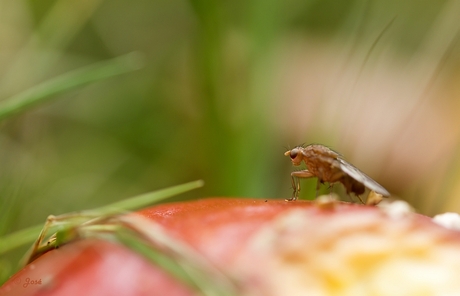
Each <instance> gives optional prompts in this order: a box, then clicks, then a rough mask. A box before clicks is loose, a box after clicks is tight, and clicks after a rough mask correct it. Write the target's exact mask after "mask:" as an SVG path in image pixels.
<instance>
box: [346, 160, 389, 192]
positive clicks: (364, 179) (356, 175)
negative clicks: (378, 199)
mask: <svg viewBox="0 0 460 296" xmlns="http://www.w3.org/2000/svg"><path fill="white" fill-rule="evenodd" d="M337 161H338V162H339V165H340V168H341V169H342V171H343V172H344V173H345V174H347V175H349V176H350V177H352V178H353V179H355V180H356V181H358V182H360V183H361V184H363V185H364V186H365V187H367V188H369V189H370V190H373V191H375V192H377V193H379V194H381V195H383V196H390V193H389V192H388V191H387V190H386V189H385V188H383V187H382V185H380V184H379V183H377V182H375V181H374V180H373V179H372V178H371V177H369V176H368V175H366V174H365V173H363V172H361V171H360V170H359V169H358V168H357V167H355V166H354V165H352V164H350V163H348V162H346V161H345V160H343V159H342V158H340V157H338V158H337Z"/></svg>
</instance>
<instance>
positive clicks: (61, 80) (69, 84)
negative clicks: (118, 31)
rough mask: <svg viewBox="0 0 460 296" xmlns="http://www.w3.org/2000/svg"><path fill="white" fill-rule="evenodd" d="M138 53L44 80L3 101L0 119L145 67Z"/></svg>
mask: <svg viewBox="0 0 460 296" xmlns="http://www.w3.org/2000/svg"><path fill="white" fill-rule="evenodd" d="M142 65H143V62H142V58H141V57H140V55H139V54H138V53H135V52H133V53H129V54H127V55H123V56H119V57H117V58H114V59H111V60H107V61H103V62H99V63H96V64H93V65H90V66H86V67H83V68H80V69H77V70H74V71H71V72H68V73H65V74H62V75H60V76H58V77H56V78H53V79H50V80H47V81H45V82H42V83H40V84H38V85H36V86H34V87H32V88H29V89H28V90H26V91H24V92H22V93H19V94H17V95H14V96H13V97H10V98H9V99H6V100H4V101H1V102H0V120H3V119H5V118H7V117H9V116H12V115H15V114H17V113H20V112H23V111H25V110H28V109H29V108H31V107H33V106H35V105H37V104H39V103H44V102H46V101H49V100H50V99H52V98H53V96H54V95H57V94H60V93H63V92H65V91H68V90H71V89H74V88H77V87H79V86H83V85H86V84H89V83H93V82H96V81H99V80H102V79H106V78H109V77H112V76H116V75H120V74H123V73H127V72H131V71H135V70H138V69H140V68H141V67H142Z"/></svg>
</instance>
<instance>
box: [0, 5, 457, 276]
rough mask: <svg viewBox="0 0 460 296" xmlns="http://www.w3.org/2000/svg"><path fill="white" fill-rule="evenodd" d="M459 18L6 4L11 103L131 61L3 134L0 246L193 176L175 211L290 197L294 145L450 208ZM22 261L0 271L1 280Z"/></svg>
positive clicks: (409, 12) (8, 123)
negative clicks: (74, 214) (103, 66)
mask: <svg viewBox="0 0 460 296" xmlns="http://www.w3.org/2000/svg"><path fill="white" fill-rule="evenodd" d="M459 15H460V2H459V1H440V0H403V1H401V0H374V1H365V0H355V1H352V0H346V1H332V0H323V1H313V0H306V1H299V0H287V1H280V0H265V1H261V0H247V1H206V0H194V1H183V0H169V1H163V0H149V1H147V0H133V1H120V0H112V1H102V0H57V1H56V0H42V1H23V0H3V1H1V2H0V98H1V99H2V100H3V101H4V102H8V101H9V100H11V99H12V98H14V96H16V95H18V94H21V93H23V92H25V91H29V95H30V93H32V94H34V93H35V92H36V90H35V89H31V88H33V87H36V86H37V85H39V84H40V83H42V82H44V81H48V80H49V79H54V78H56V77H63V76H62V75H64V76H65V75H67V74H68V73H69V72H71V71H73V70H75V69H79V68H81V67H84V66H88V65H89V66H91V65H95V64H96V65H98V64H97V63H100V62H104V61H105V62H107V61H108V62H107V63H108V65H112V64H113V65H116V64H117V62H114V61H117V59H116V58H117V57H119V56H124V55H125V54H129V53H131V55H128V58H127V59H128V62H127V63H126V65H125V66H122V70H119V69H118V70H117V68H116V67H115V69H111V68H110V69H108V70H107V71H108V72H107V73H106V75H105V76H106V77H102V78H95V79H93V80H91V79H89V80H91V81H88V82H87V83H86V84H84V85H83V83H81V85H79V82H78V81H77V80H78V79H76V78H75V79H74V78H72V76H71V77H70V78H67V80H66V81H67V83H68V82H70V83H75V84H77V86H75V87H72V88H69V89H68V90H64V91H61V92H59V93H56V94H53V95H52V96H49V98H53V100H52V101H46V103H45V102H44V103H39V104H35V105H33V106H30V107H28V108H25V109H23V110H19V111H21V112H16V113H15V114H10V115H8V116H5V117H4V118H3V119H2V122H1V126H0V235H5V234H8V233H12V232H14V231H17V230H20V229H22V228H25V227H28V226H31V225H35V224H39V223H43V222H44V221H45V219H46V217H47V216H48V215H50V214H54V215H57V214H62V213H65V212H69V211H77V210H83V209H89V208H93V207H97V206H101V205H104V204H107V203H110V202H113V201H117V200H121V199H124V198H127V197H130V196H132V195H136V194H139V193H143V192H147V191H151V190H155V189H160V188H164V187H168V186H172V185H176V184H180V183H184V182H188V181H192V180H196V179H203V180H204V181H205V182H206V184H205V187H204V188H202V189H199V190H195V191H193V192H190V193H189V194H184V195H181V196H179V197H177V199H192V198H198V197H205V196H242V197H258V198H281V199H284V198H286V197H290V195H291V188H290V177H289V174H290V172H291V171H292V170H293V169H294V168H292V166H291V163H290V160H289V159H288V158H286V157H285V156H283V153H284V152H285V151H286V148H285V147H289V146H290V147H293V146H295V145H297V144H300V143H303V142H305V143H312V142H316V143H322V144H325V145H328V146H330V147H332V148H334V149H335V150H337V151H339V152H341V153H342V154H343V155H344V156H345V158H346V159H347V160H349V161H350V162H351V163H353V164H355V165H356V166H357V167H359V168H360V169H362V170H363V171H364V172H366V173H367V174H369V175H370V176H371V177H373V178H374V179H375V180H377V181H378V182H379V183H381V184H382V185H384V186H385V187H386V188H387V189H388V190H389V191H390V192H392V193H393V194H394V196H395V197H396V198H401V199H405V200H408V201H409V202H410V203H411V204H412V205H413V206H414V207H415V208H416V209H417V210H418V211H419V212H421V213H424V214H428V215H433V214H436V213H440V212H445V211H460V199H459V198H457V196H459V195H460V182H457V180H458V178H460V157H459V156H460V100H459V96H460V83H458V82H459V78H460V42H459V40H458V39H459V36H460V35H459V32H460V30H459V29H460V19H459V18H458V16H459ZM133 52H134V54H133ZM114 58H115V60H113V59H114ZM124 58H126V56H125V57H122V58H121V59H124ZM139 65H142V67H141V68H140V69H138V68H139V67H138V66H139ZM123 67H125V68H123ZM117 71H118V72H117ZM88 75H89V74H88ZM102 76H104V75H102ZM80 79H83V80H84V79H85V76H84V77H83V78H81V77H80ZM0 107H1V106H0ZM0 109H1V108H0ZM315 184H316V181H315V180H305V181H302V197H303V198H314V194H315V193H314V187H315ZM336 187H340V186H336ZM336 189H337V191H339V192H340V191H341V189H340V188H336ZM323 191H324V192H327V188H323ZM24 251H25V248H24V249H21V250H18V251H17V253H13V254H8V256H1V257H0V282H3V281H4V280H5V279H6V278H7V277H8V276H9V275H10V273H11V272H12V271H13V270H14V268H16V265H15V264H16V262H17V260H18V258H19V256H20V255H21V254H23V253H24Z"/></svg>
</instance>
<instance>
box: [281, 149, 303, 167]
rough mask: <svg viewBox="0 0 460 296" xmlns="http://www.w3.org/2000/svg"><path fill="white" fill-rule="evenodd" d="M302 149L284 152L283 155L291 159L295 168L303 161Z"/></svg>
mask: <svg viewBox="0 0 460 296" xmlns="http://www.w3.org/2000/svg"><path fill="white" fill-rule="evenodd" d="M302 149H303V148H302V147H296V148H294V149H291V150H288V151H286V152H284V155H285V156H289V157H290V158H291V161H292V164H293V165H295V166H297V165H300V163H301V162H302V159H303V154H302Z"/></svg>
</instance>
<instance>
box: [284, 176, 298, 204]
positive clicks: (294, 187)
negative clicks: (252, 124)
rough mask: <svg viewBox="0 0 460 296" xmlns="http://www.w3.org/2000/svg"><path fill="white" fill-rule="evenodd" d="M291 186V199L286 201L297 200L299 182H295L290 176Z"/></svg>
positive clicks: (295, 179) (294, 178)
mask: <svg viewBox="0 0 460 296" xmlns="http://www.w3.org/2000/svg"><path fill="white" fill-rule="evenodd" d="M291 186H292V196H291V198H286V199H285V200H286V201H294V200H297V197H298V196H299V191H300V182H299V180H297V178H296V177H294V176H292V175H291Z"/></svg>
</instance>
